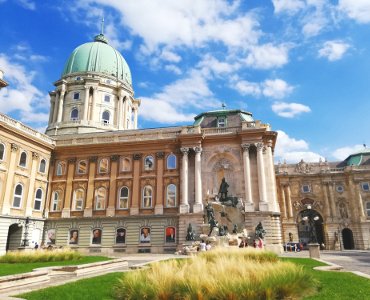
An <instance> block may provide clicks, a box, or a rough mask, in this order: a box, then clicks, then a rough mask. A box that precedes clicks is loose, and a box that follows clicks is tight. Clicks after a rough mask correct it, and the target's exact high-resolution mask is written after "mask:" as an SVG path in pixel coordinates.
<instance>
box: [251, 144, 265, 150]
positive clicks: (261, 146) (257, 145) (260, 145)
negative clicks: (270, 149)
mask: <svg viewBox="0 0 370 300" xmlns="http://www.w3.org/2000/svg"><path fill="white" fill-rule="evenodd" d="M254 145H255V146H256V147H257V151H263V150H264V147H265V145H264V143H262V142H261V143H255V144H254Z"/></svg>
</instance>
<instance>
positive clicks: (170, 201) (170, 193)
mask: <svg viewBox="0 0 370 300" xmlns="http://www.w3.org/2000/svg"><path fill="white" fill-rule="evenodd" d="M166 199H167V201H166V206H167V207H175V206H176V185H174V184H169V185H168V186H167V197H166Z"/></svg>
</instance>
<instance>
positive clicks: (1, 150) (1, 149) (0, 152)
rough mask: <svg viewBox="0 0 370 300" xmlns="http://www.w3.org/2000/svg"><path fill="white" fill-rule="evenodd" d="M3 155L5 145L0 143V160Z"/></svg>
mask: <svg viewBox="0 0 370 300" xmlns="http://www.w3.org/2000/svg"><path fill="white" fill-rule="evenodd" d="M4 157H5V146H4V144H0V160H4Z"/></svg>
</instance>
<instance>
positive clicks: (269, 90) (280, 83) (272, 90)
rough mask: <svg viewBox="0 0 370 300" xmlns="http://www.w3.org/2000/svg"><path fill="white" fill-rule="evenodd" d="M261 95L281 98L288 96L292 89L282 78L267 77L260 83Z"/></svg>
mask: <svg viewBox="0 0 370 300" xmlns="http://www.w3.org/2000/svg"><path fill="white" fill-rule="evenodd" d="M262 87H263V91H262V93H263V95H264V96H266V97H270V98H274V99H281V98H284V97H286V96H288V95H289V94H290V93H291V92H292V91H293V89H294V88H293V87H292V86H291V85H289V84H288V83H287V82H286V81H284V80H282V79H268V80H265V81H264V82H263V84H262Z"/></svg>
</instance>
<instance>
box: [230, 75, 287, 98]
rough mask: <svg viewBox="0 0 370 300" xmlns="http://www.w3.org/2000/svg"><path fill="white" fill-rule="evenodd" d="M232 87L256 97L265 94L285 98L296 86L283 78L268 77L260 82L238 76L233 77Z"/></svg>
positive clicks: (243, 93)
mask: <svg viewBox="0 0 370 300" xmlns="http://www.w3.org/2000/svg"><path fill="white" fill-rule="evenodd" d="M231 87H232V88H233V89H235V90H237V91H238V92H239V93H240V94H241V95H252V96H255V97H259V96H261V95H263V96H265V97H268V98H273V99H281V98H284V97H286V96H288V95H289V94H290V93H291V92H292V91H293V89H294V87H292V86H291V85H289V84H288V83H287V82H286V81H284V80H282V79H267V80H265V81H263V82H259V83H258V82H250V81H246V80H239V79H238V77H235V78H234V79H232V84H231Z"/></svg>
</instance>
